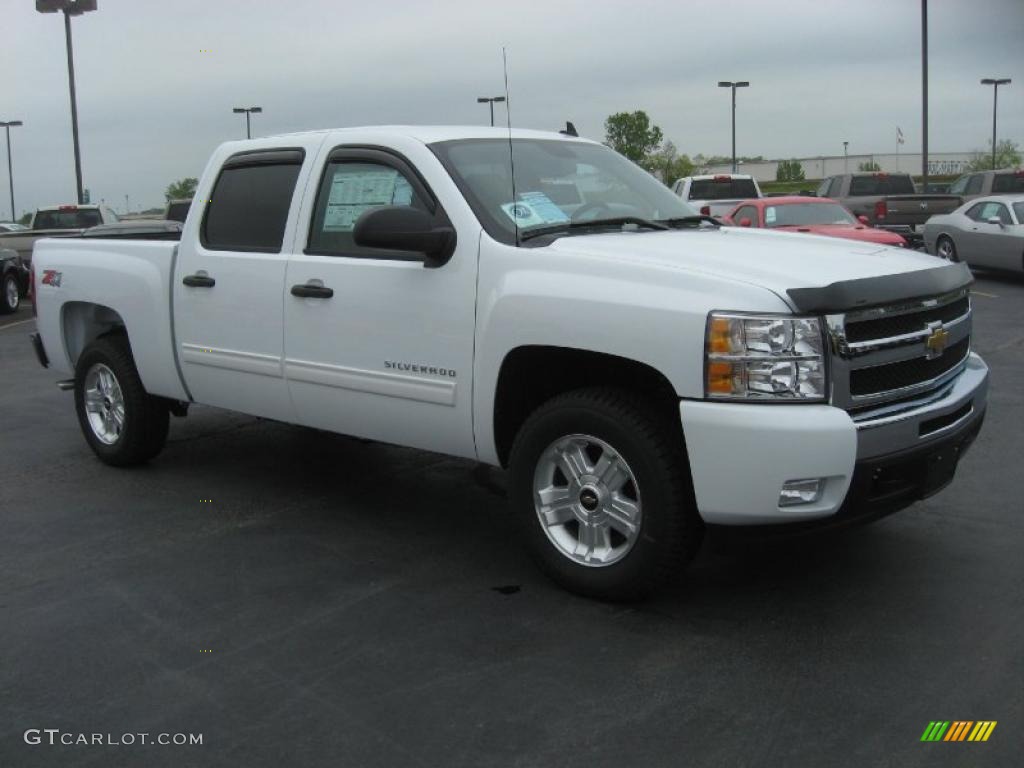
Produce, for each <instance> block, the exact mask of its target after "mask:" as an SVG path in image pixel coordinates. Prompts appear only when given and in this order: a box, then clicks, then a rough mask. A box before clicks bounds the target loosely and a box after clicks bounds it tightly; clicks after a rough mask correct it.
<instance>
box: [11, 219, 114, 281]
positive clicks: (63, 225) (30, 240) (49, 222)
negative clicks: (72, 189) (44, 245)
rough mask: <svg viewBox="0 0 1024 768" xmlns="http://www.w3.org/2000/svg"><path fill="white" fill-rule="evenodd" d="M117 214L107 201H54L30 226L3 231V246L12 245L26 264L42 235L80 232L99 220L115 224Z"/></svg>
mask: <svg viewBox="0 0 1024 768" xmlns="http://www.w3.org/2000/svg"><path fill="white" fill-rule="evenodd" d="M116 221H117V214H115V213H114V212H113V211H112V210H111V209H110V208H108V207H107V206H105V205H51V206H47V207H45V208H40V209H38V210H37V211H36V212H35V214H33V216H32V221H31V222H29V227H28V229H27V230H23V231H18V232H7V233H4V234H0V248H10V249H11V250H13V251H16V252H17V254H18V256H19V257H21V260H22V262H23V263H24V264H25V266H30V265H31V263H32V247H33V246H34V245H35V242H36V240H38V239H39V238H41V237H61V236H63V235H77V234H78V233H80V232H82V231H83V230H85V229H88V228H89V227H94V226H96V225H97V224H112V223H114V222H116Z"/></svg>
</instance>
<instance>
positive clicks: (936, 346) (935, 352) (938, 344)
mask: <svg viewBox="0 0 1024 768" xmlns="http://www.w3.org/2000/svg"><path fill="white" fill-rule="evenodd" d="M948 343H949V331H947V330H946V329H945V328H943V327H942V325H941V323H939V324H936V325H935V327H933V328H932V329H931V335H930V336H929V337H928V338H927V339H926V340H925V346H926V347H927V348H928V358H929V359H932V358H935V357H938V356H939V355H941V354H942V353H943V352H945V351H946V344H948Z"/></svg>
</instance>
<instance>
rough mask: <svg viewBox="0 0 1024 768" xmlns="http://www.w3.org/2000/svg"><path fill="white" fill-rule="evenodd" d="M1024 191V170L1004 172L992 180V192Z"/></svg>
mask: <svg viewBox="0 0 1024 768" xmlns="http://www.w3.org/2000/svg"><path fill="white" fill-rule="evenodd" d="M1007 192H1024V171H1018V172H1017V173H1002V174H999V175H997V176H996V177H995V179H993V180H992V193H993V194H1000V193H1003V194H1005V193H1007Z"/></svg>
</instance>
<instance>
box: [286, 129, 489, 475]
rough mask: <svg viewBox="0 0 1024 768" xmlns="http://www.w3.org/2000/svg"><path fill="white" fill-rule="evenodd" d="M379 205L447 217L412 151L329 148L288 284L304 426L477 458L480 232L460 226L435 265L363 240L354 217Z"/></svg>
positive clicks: (294, 372)
mask: <svg viewBox="0 0 1024 768" xmlns="http://www.w3.org/2000/svg"><path fill="white" fill-rule="evenodd" d="M438 168H440V166H439V165H438ZM380 205H409V206H414V207H417V208H420V209H423V210H425V211H427V212H428V213H431V214H432V215H433V216H434V218H435V221H437V222H438V223H442V222H443V223H447V222H448V219H447V215H446V213H445V211H444V209H443V208H442V206H441V203H440V202H439V201H438V199H437V198H436V197H435V195H434V193H433V192H432V191H431V189H430V187H429V185H428V183H427V182H426V181H425V180H424V179H423V177H421V175H420V173H418V172H417V171H416V170H415V169H414V168H413V166H412V165H411V164H410V162H409V161H407V160H405V159H404V158H403V157H401V156H399V155H398V154H396V153H394V152H392V151H389V150H384V149H378V148H366V147H362V148H354V147H339V148H335V149H334V150H333V151H330V152H329V157H328V158H327V161H326V163H325V167H324V170H323V173H322V176H321V178H320V180H319V189H318V192H317V195H316V200H315V203H314V204H313V207H312V210H311V211H310V212H309V213H308V214H307V215H306V216H304V221H308V222H309V227H308V230H307V232H304V233H303V235H300V238H302V239H304V241H305V242H296V246H295V249H294V250H295V254H294V255H293V256H292V258H291V259H290V260H289V263H288V267H287V276H286V279H285V285H286V291H285V298H284V318H285V375H286V377H287V379H288V383H289V387H290V391H291V395H292V401H293V402H294V403H295V409H296V412H297V415H298V421H299V423H304V424H308V425H310V426H316V427H320V428H323V429H329V430H331V431H334V432H340V433H344V434H350V435H357V436H360V437H366V438H371V439H375V440H381V441H384V442H390V443H397V444H400V445H408V446H412V447H420V448H430V449H432V450H435V451H441V452H444V453H449V454H453V455H461V456H466V457H473V456H475V455H476V454H475V447H474V442H473V427H472V402H471V400H472V388H471V383H472V365H473V329H474V311H475V295H476V293H475V292H476V269H477V252H478V247H479V234H478V233H479V230H477V233H476V235H475V236H473V237H472V238H469V237H466V238H463V237H462V236H464V235H465V234H466V232H467V229H466V228H463V229H462V230H461V231H460V232H459V235H460V239H459V240H458V243H457V246H456V249H455V253H454V254H453V256H452V258H451V260H450V261H449V262H448V263H446V264H445V265H444V266H441V267H438V268H427V267H425V266H424V263H423V261H422V258H421V255H419V254H415V253H408V252H405V253H403V252H388V251H381V250H379V249H370V248H363V247H360V246H357V245H355V243H354V242H353V239H352V229H353V225H354V223H355V221H356V219H357V218H358V217H359V215H360V214H361V213H362V212H363V211H365V210H367V209H368V208H371V207H374V206H380ZM470 231H471V230H470Z"/></svg>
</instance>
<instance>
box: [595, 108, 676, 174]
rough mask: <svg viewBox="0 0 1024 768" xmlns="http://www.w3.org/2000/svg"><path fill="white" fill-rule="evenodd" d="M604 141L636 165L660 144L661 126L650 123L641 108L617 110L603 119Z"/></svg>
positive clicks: (643, 161) (641, 162)
mask: <svg viewBox="0 0 1024 768" xmlns="http://www.w3.org/2000/svg"><path fill="white" fill-rule="evenodd" d="M604 133H605V136H604V143H605V144H607V145H608V146H609V147H611V148H612V149H614V150H615V151H616V152H618V153H619V154H621V155H625V156H626V157H628V158H629V159H630V160H632V161H633V162H634V163H636V164H637V165H642V166H644V167H647V166H646V164H645V161H647V160H648V159H649V156H650V155H651V154H653V153H654V152H655V151H656V150H657V149H658V146H659V145H660V144H661V139H662V133H661V128H659V127H658V126H656V125H651V119H650V118H649V117H647V113H646V112H644V111H643V110H637V111H636V112H617V113H616V114H614V115H611V116H609V117H608V119H607V120H605V121H604Z"/></svg>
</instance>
